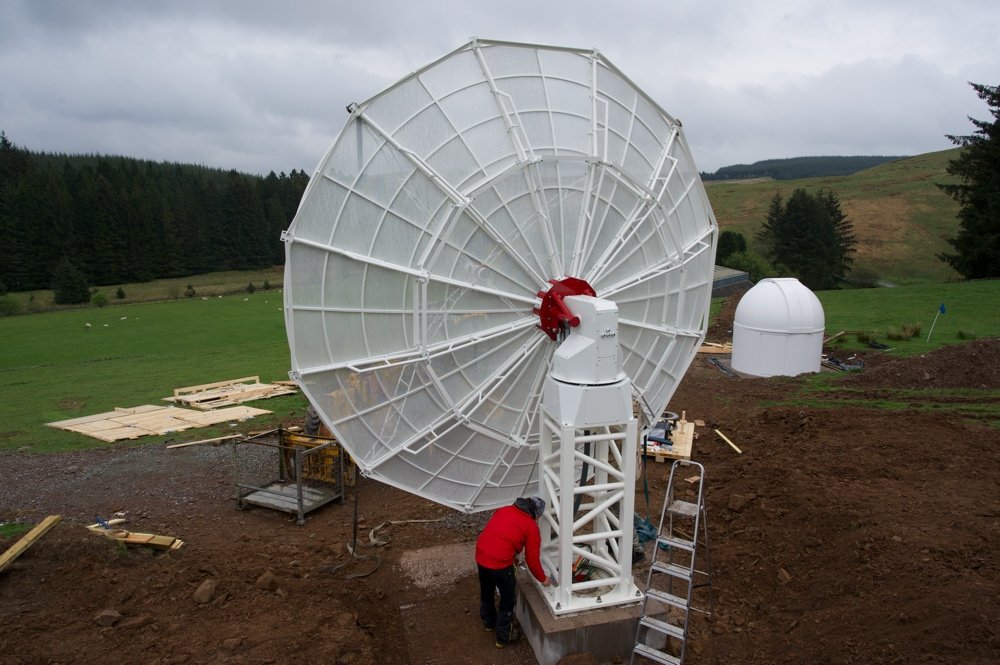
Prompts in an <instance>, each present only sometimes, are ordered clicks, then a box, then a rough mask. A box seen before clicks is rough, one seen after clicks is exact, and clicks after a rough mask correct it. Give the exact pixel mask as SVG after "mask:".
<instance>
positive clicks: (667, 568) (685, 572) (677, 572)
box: [650, 561, 691, 582]
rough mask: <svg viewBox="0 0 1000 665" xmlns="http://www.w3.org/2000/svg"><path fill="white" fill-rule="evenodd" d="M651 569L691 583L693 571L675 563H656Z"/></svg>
mask: <svg viewBox="0 0 1000 665" xmlns="http://www.w3.org/2000/svg"><path fill="white" fill-rule="evenodd" d="M650 568H652V569H653V570H655V571H656V572H658V573H666V574H667V575H670V576H671V577H678V578H680V579H682V580H686V581H688V582H690V581H691V569H690V568H684V567H682V566H678V565H677V564H675V563H663V562H662V561H654V562H653V565H651V566H650Z"/></svg>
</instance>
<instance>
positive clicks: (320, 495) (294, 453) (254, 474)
mask: <svg viewBox="0 0 1000 665" xmlns="http://www.w3.org/2000/svg"><path fill="white" fill-rule="evenodd" d="M233 467H234V469H235V473H236V502H237V506H238V507H239V508H240V509H243V508H245V507H246V506H247V504H251V505H255V506H263V507H265V508H272V509H274V510H280V511H283V512H286V513H294V514H295V515H296V516H297V518H298V519H297V520H296V521H297V523H298V524H300V525H301V524H305V521H306V519H305V515H306V513H308V512H310V511H313V510H315V509H317V508H319V507H320V506H322V505H324V504H327V503H329V502H331V501H334V500H337V501H340V502H341V503H343V501H344V453H343V450H342V449H341V447H340V444H339V443H338V442H337V440H336V439H334V438H332V437H326V436H309V435H305V434H297V433H295V432H289V431H288V430H285V429H277V430H272V431H269V432H264V433H262V434H258V435H256V436H251V437H246V438H241V439H236V440H235V441H234V443H233ZM275 470H277V477H276V478H275V477H274V471H275Z"/></svg>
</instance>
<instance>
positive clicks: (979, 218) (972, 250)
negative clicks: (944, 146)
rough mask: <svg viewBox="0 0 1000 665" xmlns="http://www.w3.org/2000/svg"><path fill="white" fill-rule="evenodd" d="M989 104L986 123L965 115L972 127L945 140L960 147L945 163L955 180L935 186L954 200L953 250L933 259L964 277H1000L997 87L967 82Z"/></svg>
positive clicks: (999, 111) (999, 114) (999, 116)
mask: <svg viewBox="0 0 1000 665" xmlns="http://www.w3.org/2000/svg"><path fill="white" fill-rule="evenodd" d="M970 85H971V86H972V88H973V89H974V90H975V91H976V94H977V95H979V98H980V99H982V100H983V101H984V102H986V104H987V105H988V106H989V107H990V114H991V115H992V116H993V120H992V121H986V120H976V119H975V118H969V120H970V122H972V124H973V125H975V127H976V131H975V132H974V133H973V134H970V135H968V136H951V135H949V136H948V138H949V139H950V140H951V141H952V142H953V143H955V144H956V145H960V146H962V148H963V150H962V151H961V152H960V153H959V155H958V157H957V158H956V159H953V160H952V161H951V162H949V164H948V173H949V174H950V175H953V176H957V177H959V178H960V179H961V183H959V184H949V185H938V186H939V187H941V189H943V190H944V191H945V192H946V193H947V194H948V195H949V196H951V197H952V198H953V199H955V201H957V202H958V205H959V211H958V219H959V231H958V235H956V236H955V237H954V238H950V239H949V240H948V243H949V244H950V245H951V246H952V247H954V248H955V253H954V254H946V253H943V254H939V255H938V258H939V259H941V260H942V261H945V262H947V263H948V265H950V266H951V267H952V268H954V269H955V270H957V271H958V272H959V273H960V274H961V275H963V276H964V277H966V278H968V279H977V278H982V277H1000V86H996V85H982V84H979V83H970Z"/></svg>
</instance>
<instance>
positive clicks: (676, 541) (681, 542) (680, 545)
mask: <svg viewBox="0 0 1000 665" xmlns="http://www.w3.org/2000/svg"><path fill="white" fill-rule="evenodd" d="M656 543H657V544H660V543H663V544H664V545H667V546H669V547H672V548H674V549H678V550H684V551H686V552H694V543H693V542H691V541H690V540H685V539H684V538H676V537H674V536H660V537H659V538H657V539H656Z"/></svg>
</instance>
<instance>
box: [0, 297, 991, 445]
mask: <svg viewBox="0 0 1000 665" xmlns="http://www.w3.org/2000/svg"><path fill="white" fill-rule="evenodd" d="M817 295H818V297H819V299H820V301H821V302H822V303H823V307H824V309H825V312H826V330H827V333H828V334H834V333H836V332H839V331H841V330H849V331H855V330H858V331H875V330H878V331H883V332H884V331H885V330H887V329H888V328H889V327H890V326H902V325H905V324H909V323H921V324H922V326H923V327H922V330H921V333H920V335H919V336H918V337H916V338H914V339H911V340H909V341H900V342H892V344H893V346H894V347H895V348H894V350H893V351H892V353H896V354H901V355H910V354H916V353H923V352H926V351H929V350H932V349H935V348H938V347H940V346H942V345H945V344H954V343H957V342H960V341H961V340H960V339H959V338H958V336H957V335H958V332H959V331H964V332H966V333H973V334H975V336H977V337H997V336H1000V308H998V307H997V306H996V303H998V302H1000V281H985V282H972V283H954V284H935V285H925V286H909V287H900V288H894V289H866V290H850V291H827V292H820V293H818V294H817ZM281 298H282V296H281V294H280V293H279V292H277V291H269V292H265V293H261V292H257V293H254V294H252V295H237V296H225V297H221V298H220V297H215V298H206V299H202V298H201V297H197V298H185V299H181V300H176V301H166V302H157V303H146V304H135V305H121V306H109V307H105V308H100V309H98V308H88V309H75V310H67V311H59V312H50V313H45V314H33V315H25V316H14V317H5V318H0V340H2V341H3V343H2V344H0V450H3V449H8V450H10V449H15V450H16V449H21V448H25V449H27V450H30V451H35V452H42V451H56V450H71V449H76V448H85V447H93V446H103V445H108V444H104V443H102V442H100V441H98V440H97V439H91V438H88V437H84V436H82V435H78V434H74V433H71V432H64V431H62V430H57V429H53V428H50V427H46V426H45V423H47V422H52V421H57V420H66V419H70V418H77V417H80V416H86V415H92V414H95V413H101V412H104V411H111V410H113V409H114V408H115V407H133V406H138V405H141V404H167V403H166V402H162V401H161V400H162V398H163V397H167V396H169V395H171V394H172V393H173V389H174V388H178V387H182V386H190V385H198V384H203V383H212V382H215V381H223V380H227V379H235V378H239V377H244V376H255V375H256V376H260V378H261V380H262V381H274V380H279V379H285V378H287V374H288V369H289V353H288V344H287V340H286V337H285V330H284V319H283V316H282V309H281V308H282V301H281ZM942 302H944V303H945V305H946V308H947V313H946V314H944V315H943V316H941V317H940V319H939V320H938V323H937V326H936V327H935V330H934V335H933V337H932V338H931V341H930V343H927V342H926V337H927V333H928V331H929V329H930V323H931V321H932V320H933V318H934V314H935V312H936V311H937V308H938V306H939V305H940V304H941V303H942ZM717 309H718V303H716V304H715V307H714V308H713V311H717ZM88 323H89V324H90V326H89V327H88V326H87V325H86V324H88ZM843 339H844V342H843V348H844V349H845V350H847V349H851V348H863V345H862V344H861V343H859V342H857V340H856V339H855V336H854V335H847V336H845V337H844V338H843ZM880 339H881V341H885V340H884V338H880ZM253 406H256V407H259V408H263V409H267V410H270V411H273V412H274V413H273V414H272V415H270V416H262V417H259V418H256V419H254V420H253V421H250V422H248V423H243V424H241V425H240V428H239V430H238V431H242V432H244V433H245V432H248V431H251V430H254V431H258V430H263V429H267V428H270V427H274V426H276V425H277V424H279V423H280V421H281V420H288V419H296V418H301V416H302V414H303V412H304V409H305V406H306V402H305V399H304V398H303V397H301V396H298V395H296V396H289V397H279V398H275V399H270V400H265V401H260V402H256V403H254V404H253ZM231 431H232V429H231V428H230V427H229V426H227V425H222V426H218V427H215V428H204V429H193V430H187V431H185V432H180V433H177V434H174V435H168V436H163V437H143V438H140V439H137V440H136V443H140V444H141V443H163V442H164V441H166V440H168V439H169V440H175V441H180V440H195V439H203V438H209V437H212V436H218V435H220V434H225V433H230V432H231Z"/></svg>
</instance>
